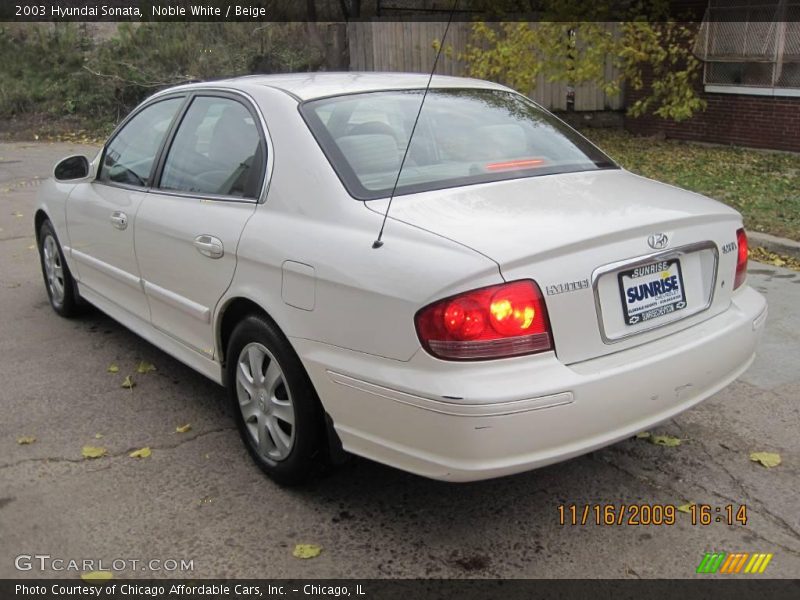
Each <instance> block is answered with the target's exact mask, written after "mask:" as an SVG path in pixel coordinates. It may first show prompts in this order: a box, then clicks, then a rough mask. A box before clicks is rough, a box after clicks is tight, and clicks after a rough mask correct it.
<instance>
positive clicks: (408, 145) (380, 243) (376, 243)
mask: <svg viewBox="0 0 800 600" xmlns="http://www.w3.org/2000/svg"><path fill="white" fill-rule="evenodd" d="M456 6H458V0H453V8H451V9H450V17H449V18H448V19H447V27H445V28H444V35H443V36H442V41H441V42H440V43H439V49H438V50H437V51H436V58H434V59H433V68H432V69H431V74H430V76H429V77H428V83H427V85H426V86H425V91H424V92H423V94H422V100H421V101H420V103H419V110H418V111H417V118H416V119H414V125H412V126H411V133H410V134H409V136H408V143H406V150H405V152H403V160H401V161H400V168H399V169H398V170H397V177H395V180H394V185H393V186H392V193H391V194H390V195H389V204H387V205H386V212H385V213H383V221H382V222H381V229H380V231H379V232H378V238H377V239H376V240H375V241H374V242H372V247H373V248H380V247H381V246H383V240H382V238H383V229H384V227H386V219H387V218H388V217H389V211H390V210H391V209H392V200H394V193H395V192H396V191H397V184H398V183H399V182H400V174H401V173H402V172H403V166H404V165H405V164H406V157H407V156H408V150H409V148H411V140H412V139H413V137H414V132H415V131H416V130H417V123H418V122H419V116H420V115H421V114H422V107H423V106H424V105H425V98H427V97H428V90H429V89H430V87H431V81H433V74H434V73H435V72H436V65H437V64H438V63H439V56H441V54H442V48H444V42H445V40H446V39H447V32H448V31H449V30H450V23H452V22H453V13H454V12H455V11H456Z"/></svg>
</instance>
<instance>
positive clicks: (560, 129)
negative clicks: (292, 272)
mask: <svg viewBox="0 0 800 600" xmlns="http://www.w3.org/2000/svg"><path fill="white" fill-rule="evenodd" d="M422 95H423V90H402V91H387V92H370V93H365V94H351V95H345V96H335V97H331V98H323V99H320V100H313V101H310V102H306V103H304V104H303V105H302V106H301V109H300V110H301V113H302V115H303V117H304V118H305V120H306V122H307V123H308V125H309V127H310V128H311V130H312V133H313V134H314V136H315V137H316V138H317V141H318V142H319V143H320V145H321V147H322V149H323V151H324V152H325V154H326V156H327V157H328V160H329V161H330V162H331V164H332V165H333V168H334V169H335V170H336V172H337V173H338V175H339V177H340V179H341V180H342V182H343V183H344V184H345V186H346V187H347V189H348V191H349V192H350V194H351V195H352V196H354V197H355V198H358V199H360V200H371V199H375V198H381V197H385V196H388V195H389V194H390V192H391V189H392V186H393V185H394V182H395V179H396V178H397V173H398V170H399V169H400V164H401V162H402V158H403V153H404V152H405V149H406V144H407V143H408V139H409V135H410V133H411V129H412V127H413V124H414V119H415V117H416V115H417V111H418V110H419V105H420V101H421V100H422ZM602 168H616V165H615V164H614V163H613V162H612V161H611V159H609V158H608V157H607V156H605V155H604V154H603V153H602V152H601V151H600V150H598V149H597V148H596V147H595V146H593V145H592V144H591V143H589V142H588V141H587V140H586V139H584V138H583V137H582V136H581V135H580V134H578V133H577V132H575V131H574V130H572V129H571V128H569V127H568V126H566V125H565V124H563V123H562V122H561V121H559V120H558V119H556V118H555V117H554V116H553V115H551V114H549V113H548V112H546V111H544V110H542V109H541V108H539V107H538V106H536V105H535V104H534V103H533V102H531V101H529V100H527V99H526V98H524V97H523V96H520V95H519V94H515V93H511V92H506V91H502V90H484V89H434V90H430V91H429V92H428V96H427V98H426V100H425V105H424V107H423V109H422V113H421V114H420V119H419V123H418V124H417V128H416V130H415V132H414V137H413V139H412V140H411V146H410V147H409V150H408V157H407V158H406V162H405V165H404V166H403V171H402V173H401V175H400V180H399V182H398V187H397V193H398V194H403V193H414V192H421V191H426V190H432V189H441V188H446V187H455V186H459V185H468V184H473V183H484V182H489V181H497V180H501V179H513V178H519V177H535V176H537V175H549V174H554V173H567V172H574V171H585V170H595V169H602Z"/></svg>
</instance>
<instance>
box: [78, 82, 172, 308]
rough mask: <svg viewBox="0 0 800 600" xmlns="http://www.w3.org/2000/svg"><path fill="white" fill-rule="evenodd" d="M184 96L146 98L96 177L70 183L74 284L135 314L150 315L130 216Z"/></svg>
mask: <svg viewBox="0 0 800 600" xmlns="http://www.w3.org/2000/svg"><path fill="white" fill-rule="evenodd" d="M183 101H184V98H182V97H173V98H169V99H166V100H161V101H159V102H155V103H154V104H150V105H148V106H146V107H145V108H143V109H142V110H140V111H139V112H137V113H136V114H135V115H133V116H132V117H131V118H130V119H129V120H128V121H127V123H125V125H123V127H122V128H121V129H120V130H119V131H118V132H117V134H116V135H115V136H114V137H113V138H112V139H111V140H110V141H109V142H108V144H107V146H106V149H105V151H104V153H103V159H102V162H101V164H100V168H99V170H98V175H97V178H96V179H95V180H94V181H92V182H88V183H79V184H78V185H76V186H75V189H74V190H73V191H72V194H71V195H70V197H69V199H68V201H67V228H68V230H69V237H70V241H71V244H72V246H71V252H72V258H73V259H74V261H73V262H74V264H75V266H76V270H77V275H78V278H79V282H80V283H79V285H80V286H81V287H86V288H89V289H90V290H91V291H93V292H95V293H97V294H99V295H101V296H103V297H104V298H106V299H107V300H110V301H111V302H113V303H114V304H116V305H118V306H119V307H121V308H124V309H125V310H127V311H128V312H131V313H133V314H134V315H136V316H137V317H140V318H142V319H145V320H148V319H149V317H150V313H149V309H148V304H147V299H146V298H145V295H144V291H143V288H142V284H141V280H140V273H139V268H138V266H137V264H136V256H135V254H134V228H133V221H134V219H135V217H136V214H137V212H138V210H139V208H140V206H141V203H142V200H143V199H144V197H145V196H146V193H145V190H146V188H147V187H148V186H149V185H150V177H151V173H152V172H153V167H154V162H155V158H156V155H157V154H158V150H159V147H160V146H161V143H162V142H163V140H164V137H165V136H166V133H167V130H168V129H169V127H170V124H171V122H172V119H173V118H174V117H175V115H176V113H177V112H178V109H179V108H180V106H181V104H182V103H183Z"/></svg>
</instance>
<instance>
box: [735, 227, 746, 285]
mask: <svg viewBox="0 0 800 600" xmlns="http://www.w3.org/2000/svg"><path fill="white" fill-rule="evenodd" d="M736 244H737V245H738V246H739V254H738V256H737V257H736V277H734V279H733V289H736V288H738V287H739V286H740V285H742V284H743V283H744V280H745V279H747V234H746V233H745V232H744V229H739V230H738V231H737V232H736Z"/></svg>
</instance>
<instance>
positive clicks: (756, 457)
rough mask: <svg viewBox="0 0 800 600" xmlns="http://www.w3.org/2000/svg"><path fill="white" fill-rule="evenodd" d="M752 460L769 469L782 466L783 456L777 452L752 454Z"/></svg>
mask: <svg viewBox="0 0 800 600" xmlns="http://www.w3.org/2000/svg"><path fill="white" fill-rule="evenodd" d="M750 460H752V461H753V462H757V463H761V464H762V465H764V466H765V467H767V468H768V469H770V468H772V467H777V466H778V465H779V464H781V455H780V454H777V453H775V452H751V453H750Z"/></svg>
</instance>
